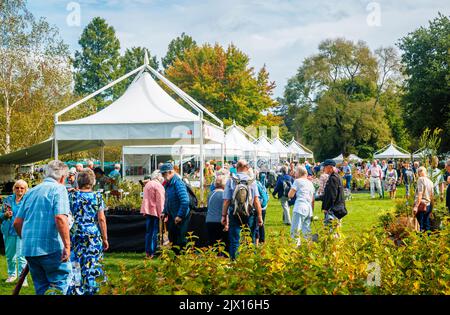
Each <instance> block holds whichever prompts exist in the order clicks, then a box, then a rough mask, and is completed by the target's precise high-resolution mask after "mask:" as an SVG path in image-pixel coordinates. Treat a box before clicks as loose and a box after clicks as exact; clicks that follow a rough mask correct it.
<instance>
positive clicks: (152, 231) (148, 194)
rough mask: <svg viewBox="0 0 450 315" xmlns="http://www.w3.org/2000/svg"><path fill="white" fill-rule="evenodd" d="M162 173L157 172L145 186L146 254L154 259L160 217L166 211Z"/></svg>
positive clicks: (143, 207)
mask: <svg viewBox="0 0 450 315" xmlns="http://www.w3.org/2000/svg"><path fill="white" fill-rule="evenodd" d="M163 181H164V179H163V177H162V175H161V173H160V172H159V171H158V170H156V171H154V172H153V173H152V174H151V176H150V180H149V181H148V182H147V183H146V184H145V186H144V197H143V199H142V205H141V213H142V214H143V215H144V216H145V219H146V223H145V253H146V256H147V258H149V259H152V258H153V257H154V255H155V252H156V250H157V248H158V234H159V217H160V216H161V213H162V211H163V209H164V202H165V190H164V187H163V185H162V182H163Z"/></svg>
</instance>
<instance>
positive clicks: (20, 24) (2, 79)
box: [0, 0, 71, 153]
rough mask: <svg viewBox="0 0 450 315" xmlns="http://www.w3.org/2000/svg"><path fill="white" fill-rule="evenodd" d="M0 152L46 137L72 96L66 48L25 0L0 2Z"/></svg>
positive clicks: (55, 31)
mask: <svg viewBox="0 0 450 315" xmlns="http://www.w3.org/2000/svg"><path fill="white" fill-rule="evenodd" d="M0 56H1V57H0V108H1V112H0V136H1V139H2V141H0V152H1V153H8V152H10V151H11V150H14V149H19V148H21V147H24V146H28V145H31V144H34V143H36V142H39V141H42V140H44V139H45V138H47V137H48V136H50V133H51V127H52V125H53V119H52V114H53V113H54V112H55V111H56V110H58V109H60V108H61V106H63V105H64V104H65V103H66V101H67V98H68V97H69V96H68V94H69V92H70V85H71V77H70V64H69V52H68V47H67V45H65V44H64V43H63V41H62V40H61V38H60V36H59V33H58V30H57V29H56V28H55V27H52V26H50V25H49V24H48V23H47V22H46V21H45V20H44V19H43V18H41V19H38V20H36V19H35V18H34V16H33V15H32V14H31V13H30V12H29V11H28V9H27V7H26V2H25V1H23V0H10V1H1V2H0Z"/></svg>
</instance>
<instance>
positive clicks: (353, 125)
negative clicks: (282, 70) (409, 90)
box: [281, 38, 400, 158]
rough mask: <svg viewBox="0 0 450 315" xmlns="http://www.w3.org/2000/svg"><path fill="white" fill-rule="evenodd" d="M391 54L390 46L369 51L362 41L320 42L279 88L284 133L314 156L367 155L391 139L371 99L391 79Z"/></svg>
mask: <svg viewBox="0 0 450 315" xmlns="http://www.w3.org/2000/svg"><path fill="white" fill-rule="evenodd" d="M395 56H396V55H395V50H393V49H392V48H380V49H378V50H377V51H376V52H375V54H374V53H372V52H371V51H370V49H369V48H368V46H367V44H366V43H365V42H363V41H358V42H352V41H349V40H346V39H343V38H338V39H334V40H331V39H327V40H324V41H322V42H321V43H320V44H319V52H318V53H317V54H314V55H312V56H310V57H308V58H306V59H305V60H304V61H303V63H302V65H301V66H300V67H299V69H298V71H297V74H296V75H295V76H294V77H292V78H290V79H289V80H288V83H287V85H286V87H285V91H284V97H283V99H282V101H281V104H282V105H283V106H285V107H286V110H285V113H286V116H285V120H284V121H285V124H286V126H287V127H288V129H289V131H290V133H291V134H292V135H294V137H296V138H297V139H298V140H300V141H301V142H303V143H305V144H306V145H310V146H311V148H312V149H313V150H314V152H315V153H316V154H317V155H318V157H319V158H329V157H332V156H335V155H338V154H339V153H343V154H344V155H346V154H349V153H356V154H359V155H361V156H362V157H368V156H369V155H370V154H372V153H373V152H374V151H375V150H376V149H377V148H379V147H380V146H382V145H384V144H385V143H387V142H388V141H389V140H390V137H391V131H390V126H389V124H388V122H387V119H386V114H385V112H384V107H382V108H379V107H380V106H377V102H379V100H378V99H379V98H380V97H381V95H383V93H385V91H386V90H387V89H388V87H391V86H394V85H395V84H394V82H397V81H396V75H397V73H398V67H395V66H397V65H398V58H397V59H396V58H395ZM382 64H383V65H382ZM394 65H395V66H394ZM397 118H398V117H397ZM399 119H400V118H399Z"/></svg>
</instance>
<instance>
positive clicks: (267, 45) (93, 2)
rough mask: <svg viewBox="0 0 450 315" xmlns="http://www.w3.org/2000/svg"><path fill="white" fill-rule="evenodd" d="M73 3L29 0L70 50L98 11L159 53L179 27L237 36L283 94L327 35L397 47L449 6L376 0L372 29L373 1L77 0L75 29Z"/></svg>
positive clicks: (124, 39)
mask: <svg viewBox="0 0 450 315" xmlns="http://www.w3.org/2000/svg"><path fill="white" fill-rule="evenodd" d="M68 2H70V1H58V0H50V1H45V2H44V1H38V0H29V4H30V7H31V9H32V12H34V13H35V15H38V16H46V17H47V18H48V20H49V21H50V22H51V23H53V24H56V25H57V26H58V27H60V29H61V34H62V36H63V38H64V40H65V41H66V42H67V43H69V44H70V45H71V48H72V49H73V50H76V49H79V47H78V44H77V42H78V39H79V36H80V35H81V32H82V30H83V27H84V26H85V25H86V24H87V23H88V22H89V21H90V20H91V19H92V18H93V17H95V16H101V17H103V18H105V19H106V20H107V22H108V23H109V24H110V25H112V26H114V28H115V30H116V33H117V36H118V38H119V39H120V41H121V47H122V49H126V48H127V47H131V46H146V47H149V48H150V49H151V51H152V53H153V54H156V55H157V56H158V57H159V58H160V57H162V56H164V55H165V53H166V50H167V45H168V43H169V42H170V40H171V39H173V38H175V37H176V36H179V35H180V34H181V33H182V32H186V33H187V34H189V35H191V36H192V37H193V38H194V39H195V40H196V41H197V42H198V43H200V44H201V43H204V42H210V43H215V42H218V43H220V44H222V45H228V44H229V43H231V42H233V43H234V44H236V45H237V46H238V47H239V48H240V49H242V50H243V51H244V52H245V53H247V54H248V55H249V56H250V58H251V63H252V65H254V66H255V67H256V68H260V67H262V66H263V65H264V64H266V65H267V69H268V70H269V72H270V73H271V79H272V80H275V81H276V83H277V86H278V87H277V89H276V92H275V96H281V95H282V93H283V87H284V85H285V84H286V80H287V78H289V77H291V76H292V75H294V74H295V72H296V69H297V68H298V66H299V65H300V64H301V61H302V60H303V59H304V58H305V57H307V56H308V55H310V54H312V53H315V52H316V51H317V46H318V44H319V42H320V41H321V40H323V39H326V38H329V37H337V36H343V37H346V38H348V39H353V40H358V39H362V40H364V41H366V42H367V43H368V44H369V46H370V47H371V48H373V49H375V48H376V47H378V46H380V45H383V46H389V45H394V44H395V42H396V41H397V40H398V39H399V38H400V37H402V36H404V35H406V34H407V33H408V32H411V31H413V30H414V29H416V28H417V27H419V26H421V25H427V21H428V20H429V19H432V18H434V17H435V16H437V12H438V11H441V12H442V13H448V12H449V11H450V10H449V9H450V5H449V4H448V1H444V0H438V1H433V2H432V3H430V1H426V0H410V1H401V2H400V1H387V0H386V1H377V3H379V4H380V7H381V26H380V27H369V26H368V25H367V23H366V18H367V15H368V14H369V12H368V11H367V10H366V7H367V4H368V3H370V2H371V1H369V0H342V1H338V2H335V1H311V2H309V3H307V2H305V1H300V0H284V1H281V0H246V1H243V0H228V1H219V0H202V1H192V0H191V1H188V0H178V1H169V0H166V1H164V0H128V1H118V0H80V1H78V2H79V3H80V4H81V10H82V22H81V23H82V27H80V28H73V27H72V28H71V27H68V26H67V25H66V24H65V17H66V15H67V14H68V12H67V11H65V6H66V4H67V3H68Z"/></svg>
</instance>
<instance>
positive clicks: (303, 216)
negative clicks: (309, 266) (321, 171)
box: [288, 166, 315, 246]
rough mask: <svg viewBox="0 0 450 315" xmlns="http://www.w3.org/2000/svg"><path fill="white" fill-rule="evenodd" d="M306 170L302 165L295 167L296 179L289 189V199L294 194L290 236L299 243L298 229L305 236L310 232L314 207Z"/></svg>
mask: <svg viewBox="0 0 450 315" xmlns="http://www.w3.org/2000/svg"><path fill="white" fill-rule="evenodd" d="M307 177H308V171H307V170H306V168H305V167H304V166H299V167H298V168H297V179H296V180H295V181H294V183H293V184H292V187H291V190H290V191H289V195H288V196H289V199H291V198H293V197H294V196H296V199H295V204H294V211H293V215H292V224H291V237H292V238H293V239H296V240H297V246H298V245H300V243H301V237H300V235H299V233H300V230H301V231H302V234H303V236H304V237H305V238H307V237H308V235H309V234H310V233H311V219H312V217H313V209H314V192H315V189H314V185H313V184H312V182H311V181H310V180H308V179H307Z"/></svg>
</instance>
